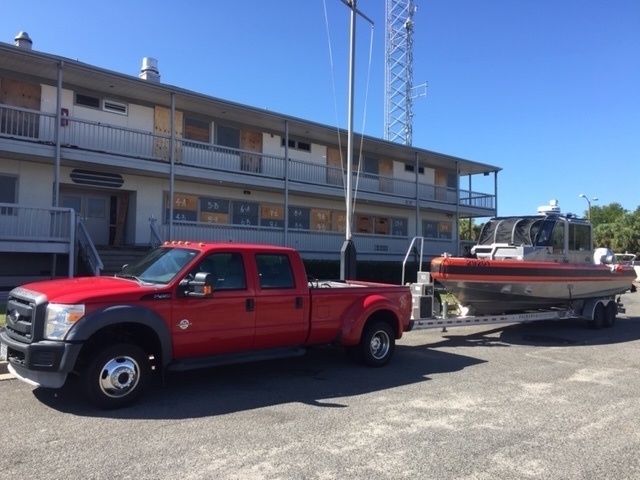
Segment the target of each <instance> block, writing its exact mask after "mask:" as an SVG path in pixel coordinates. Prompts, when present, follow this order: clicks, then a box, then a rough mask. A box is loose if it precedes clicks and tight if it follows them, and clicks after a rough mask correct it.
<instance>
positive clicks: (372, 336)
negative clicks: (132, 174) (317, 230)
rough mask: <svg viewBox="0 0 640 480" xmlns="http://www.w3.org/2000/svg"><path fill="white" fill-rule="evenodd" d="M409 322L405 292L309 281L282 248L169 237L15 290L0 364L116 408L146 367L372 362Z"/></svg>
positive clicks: (385, 356) (378, 361)
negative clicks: (342, 358) (337, 350)
mask: <svg viewBox="0 0 640 480" xmlns="http://www.w3.org/2000/svg"><path fill="white" fill-rule="evenodd" d="M410 316H411V292H410V290H409V288H408V287H403V286H396V285H386V284H375V283H366V282H359V281H321V280H316V279H313V278H309V277H307V274H306V271H305V268H304V265H303V263H302V260H301V258H300V256H299V255H298V253H297V252H296V251H295V250H293V249H290V248H281V247H274V246H265V245H248V244H230V243H190V242H172V243H167V244H165V245H163V246H161V247H160V248H158V249H156V250H153V251H151V252H150V253H149V254H148V255H146V256H145V257H144V258H142V259H141V260H139V261H137V262H136V263H134V264H131V265H127V266H125V267H124V268H123V269H122V271H121V272H119V273H118V274H116V276H115V277H84V278H71V279H62V280H51V281H45V282H38V283H31V284H28V285H24V286H21V287H18V288H15V289H13V290H12V291H11V292H10V294H9V298H8V302H7V321H6V327H5V329H4V330H2V331H0V347H1V350H0V360H7V361H8V366H9V371H10V372H11V373H12V374H13V375H14V376H16V377H18V378H20V379H22V380H24V381H26V382H28V383H31V384H32V385H37V386H41V387H48V388H60V387H61V386H62V385H63V384H64V382H65V381H66V378H67V375H68V374H69V373H74V374H78V375H79V376H80V384H81V385H82V389H83V390H84V393H85V394H86V395H87V397H88V399H89V400H90V401H91V402H93V403H94V404H95V405H97V406H99V407H102V408H119V407H123V406H126V405H129V404H131V403H133V402H135V401H136V400H137V399H138V398H139V397H140V395H141V394H142V393H143V391H144V389H145V387H146V386H147V385H148V382H149V381H150V378H151V376H152V373H154V372H156V373H161V372H164V371H166V370H169V371H172V370H186V369H193V368H200V367H209V366H214V365H221V364H228V363H239V362H248V361H255V360H261V359H272V358H281V357H284V356H290V355H298V354H302V353H304V347H307V346H310V345H317V344H328V343H334V344H341V345H344V346H345V347H346V350H347V353H348V354H349V356H350V357H351V358H352V359H354V360H356V361H358V362H360V363H364V364H366V365H369V366H373V367H379V366H382V365H385V364H386V363H387V362H388V361H389V360H390V359H391V356H392V355H393V351H394V347H395V340H396V339H399V338H400V337H401V336H402V334H403V332H404V331H407V330H408V328H409V321H410Z"/></svg>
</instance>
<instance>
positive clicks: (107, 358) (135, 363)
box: [81, 343, 151, 409]
mask: <svg viewBox="0 0 640 480" xmlns="http://www.w3.org/2000/svg"><path fill="white" fill-rule="evenodd" d="M150 375H151V363H150V362H149V356H148V354H147V353H146V352H145V351H144V350H143V349H142V348H140V347H138V346H137V345H133V344H129V343H119V344H115V345H111V346H109V347H106V348H104V349H103V350H101V351H99V352H98V353H96V354H95V355H94V356H93V357H92V358H91V360H90V361H89V363H88V364H87V366H86V368H85V370H84V371H83V372H82V374H81V382H82V387H83V390H84V393H85V395H86V396H87V398H88V399H89V401H90V402H91V403H93V404H94V405H96V406H97V407H99V408H104V409H116V408H122V407H126V406H128V405H131V404H133V403H135V402H136V401H137V400H138V399H139V398H140V396H141V395H142V394H143V393H144V390H145V388H146V386H147V384H148V381H149V377H150Z"/></svg>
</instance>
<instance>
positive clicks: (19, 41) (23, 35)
mask: <svg viewBox="0 0 640 480" xmlns="http://www.w3.org/2000/svg"><path fill="white" fill-rule="evenodd" d="M13 41H14V45H15V46H16V47H20V48H24V49H25V50H31V46H32V45H33V42H32V41H31V39H30V38H29V34H28V33H27V32H20V33H19V34H18V35H16V37H15V38H14V39H13Z"/></svg>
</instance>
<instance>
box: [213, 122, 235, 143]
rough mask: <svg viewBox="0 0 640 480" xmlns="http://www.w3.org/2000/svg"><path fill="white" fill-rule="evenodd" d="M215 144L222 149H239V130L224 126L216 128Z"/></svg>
mask: <svg viewBox="0 0 640 480" xmlns="http://www.w3.org/2000/svg"><path fill="white" fill-rule="evenodd" d="M216 143H217V144H218V145H221V146H223V147H229V148H240V129H238V128H234V127H227V126H226V125H218V126H216Z"/></svg>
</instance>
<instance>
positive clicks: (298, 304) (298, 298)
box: [296, 297, 302, 309]
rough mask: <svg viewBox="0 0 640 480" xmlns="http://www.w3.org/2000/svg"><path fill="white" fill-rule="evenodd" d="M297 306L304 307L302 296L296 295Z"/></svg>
mask: <svg viewBox="0 0 640 480" xmlns="http://www.w3.org/2000/svg"><path fill="white" fill-rule="evenodd" d="M296 308H298V309H300V308H302V297H296Z"/></svg>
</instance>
